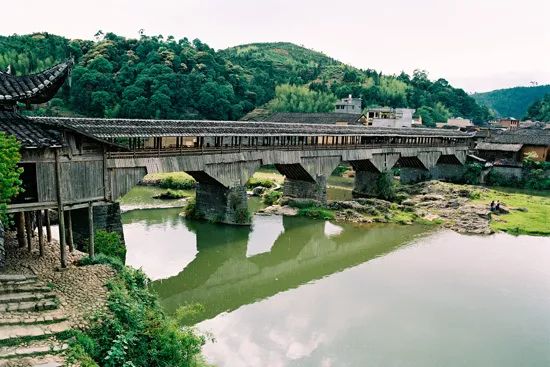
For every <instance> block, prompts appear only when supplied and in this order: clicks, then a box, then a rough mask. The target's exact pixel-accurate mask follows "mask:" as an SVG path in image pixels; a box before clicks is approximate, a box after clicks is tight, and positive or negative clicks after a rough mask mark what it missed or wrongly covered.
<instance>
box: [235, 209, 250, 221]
mask: <svg viewBox="0 0 550 367" xmlns="http://www.w3.org/2000/svg"><path fill="white" fill-rule="evenodd" d="M251 218H252V215H251V214H250V211H249V210H248V208H247V207H240V208H237V209H235V223H238V224H245V223H250V220H251Z"/></svg>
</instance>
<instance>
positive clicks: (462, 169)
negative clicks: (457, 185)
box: [430, 164, 466, 182]
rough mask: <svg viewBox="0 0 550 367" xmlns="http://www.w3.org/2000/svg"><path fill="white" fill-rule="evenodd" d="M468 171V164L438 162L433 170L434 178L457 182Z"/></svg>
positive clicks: (431, 171)
mask: <svg viewBox="0 0 550 367" xmlns="http://www.w3.org/2000/svg"><path fill="white" fill-rule="evenodd" d="M464 173H466V166H464V165H462V164H436V165H435V166H434V167H433V168H432V169H431V170H430V174H431V177H432V179H434V180H441V181H450V182H456V181H459V180H461V179H462V178H463V177H464Z"/></svg>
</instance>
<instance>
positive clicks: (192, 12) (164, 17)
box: [0, 0, 550, 92]
mask: <svg viewBox="0 0 550 367" xmlns="http://www.w3.org/2000/svg"><path fill="white" fill-rule="evenodd" d="M3 1H5V0H3ZM6 3H7V4H5V6H4V5H3V6H2V12H5V13H6V14H5V16H3V17H2V21H1V22H0V34H2V35H9V34H13V33H18V34H26V33H31V32H37V31H47V32H50V33H55V34H59V35H63V36H66V37H70V38H86V39H91V38H93V35H94V34H95V33H96V31H97V30H99V29H101V30H103V31H104V32H114V33H117V34H119V35H123V36H127V37H137V36H138V30H139V29H141V28H143V29H144V30H145V33H146V34H148V35H158V34H163V35H165V36H166V35H173V36H175V37H176V38H182V37H188V38H189V39H193V38H200V39H201V41H203V42H206V43H207V44H209V45H210V46H211V47H214V48H216V49H221V48H226V47H230V46H235V45H239V44H244V43H251V42H267V41H288V42H294V43H296V44H299V45H303V46H305V47H308V48H312V49H315V50H318V51H322V52H324V53H326V54H327V55H329V56H332V57H334V58H336V59H339V60H341V61H343V62H345V63H348V64H351V65H353V66H357V67H360V68H374V69H376V70H381V71H383V72H384V73H388V74H393V73H399V72H400V71H402V70H403V71H406V72H408V73H411V72H412V71H413V70H414V69H425V70H427V71H428V72H429V75H430V77H431V78H439V77H444V78H446V79H447V80H449V81H450V82H451V83H453V84H454V85H456V86H458V87H462V88H464V89H466V90H467V91H469V92H474V91H487V90H492V89H498V88H505V87H512V86H517V85H529V83H530V82H531V81H534V82H538V83H539V84H550V0H347V1H346V0H344V1H335V0H331V1H326V0H94V1H77V0H70V1H69V0H26V1H9V2H8V1H6ZM80 4H81V5H80ZM6 15H7V16H6Z"/></svg>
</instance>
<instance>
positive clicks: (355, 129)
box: [32, 117, 472, 139]
mask: <svg viewBox="0 0 550 367" xmlns="http://www.w3.org/2000/svg"><path fill="white" fill-rule="evenodd" d="M32 119H33V121H36V122H39V123H42V124H46V125H50V126H52V127H55V128H67V129H71V130H75V131H78V132H80V133H82V134H84V135H88V136H92V137H95V138H98V139H106V138H138V137H140V138H146V137H161V136H228V135H232V136H282V135H286V136H326V135H334V136H336V135H350V136H351V135H354V136H426V137H429V136H445V137H460V138H468V137H471V136H472V135H470V134H465V133H462V132H459V131H454V130H453V131H451V130H448V131H444V130H441V129H423V128H409V129H407V128H399V129H395V128H365V127H364V126H356V125H351V126H336V125H322V124H302V123H300V124H290V123H280V122H268V121H265V122H244V121H207V120H138V119H97V118H67V117H33V118H32Z"/></svg>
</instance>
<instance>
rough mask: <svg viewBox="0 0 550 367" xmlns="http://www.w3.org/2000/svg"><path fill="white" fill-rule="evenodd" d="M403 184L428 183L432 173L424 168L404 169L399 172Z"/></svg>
mask: <svg viewBox="0 0 550 367" xmlns="http://www.w3.org/2000/svg"><path fill="white" fill-rule="evenodd" d="M399 175H400V179H401V183H403V184H414V183H417V182H420V181H427V180H429V179H430V178H431V174H430V171H428V170H427V169H422V168H408V167H402V168H401V169H400V170H399Z"/></svg>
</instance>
